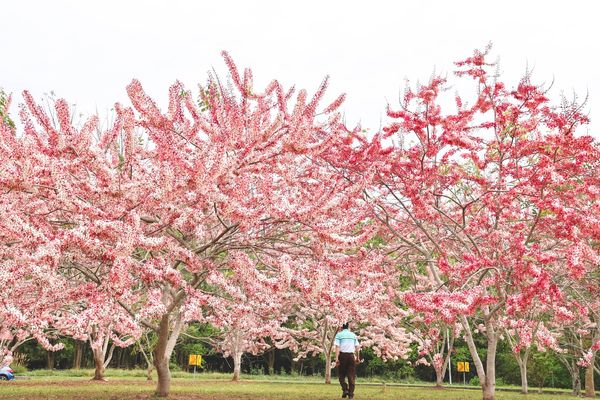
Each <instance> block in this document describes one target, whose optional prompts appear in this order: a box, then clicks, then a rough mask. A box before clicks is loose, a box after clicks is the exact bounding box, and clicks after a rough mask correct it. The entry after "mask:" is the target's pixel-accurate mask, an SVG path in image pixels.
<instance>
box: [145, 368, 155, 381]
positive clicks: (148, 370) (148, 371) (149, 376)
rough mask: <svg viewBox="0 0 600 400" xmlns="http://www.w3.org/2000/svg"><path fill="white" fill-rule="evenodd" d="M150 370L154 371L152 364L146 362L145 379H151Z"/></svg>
mask: <svg viewBox="0 0 600 400" xmlns="http://www.w3.org/2000/svg"><path fill="white" fill-rule="evenodd" d="M152 371H154V366H153V365H152V364H148V368H147V369H146V380H147V381H151V380H152Z"/></svg>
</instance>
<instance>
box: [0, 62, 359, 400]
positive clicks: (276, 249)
mask: <svg viewBox="0 0 600 400" xmlns="http://www.w3.org/2000/svg"><path fill="white" fill-rule="evenodd" d="M225 58H226V62H227V64H228V66H229V67H230V73H231V80H232V86H231V87H229V86H224V85H222V84H221V82H220V81H219V80H218V79H217V78H214V77H213V78H210V79H209V82H208V84H207V86H206V87H205V88H203V89H202V90H201V96H202V97H201V104H200V105H198V104H196V103H195V102H194V100H193V99H192V96H191V94H190V92H187V91H185V90H184V88H183V86H182V85H181V84H180V83H176V84H175V85H173V86H172V87H171V89H170V95H169V106H168V110H167V112H166V113H163V112H161V111H160V110H159V108H158V107H157V106H156V104H155V103H154V102H153V101H152V100H151V99H150V98H149V97H148V96H147V95H146V94H145V92H144V91H143V89H142V87H141V85H140V83H139V82H137V81H133V82H132V83H131V84H130V85H129V86H128V88H127V91H128V93H129V96H130V98H131V101H132V104H133V107H134V109H135V110H134V109H131V108H125V107H123V106H121V105H118V104H117V105H116V107H115V110H116V114H117V116H116V121H115V124H114V126H113V127H111V128H110V129H108V130H106V131H104V132H98V131H99V128H98V120H97V118H95V117H93V118H91V119H90V120H89V121H88V122H87V123H85V124H84V125H83V126H82V127H81V129H78V128H75V127H73V126H72V124H71V122H70V120H71V119H70V115H69V109H68V107H67V104H66V102H64V101H63V100H58V101H57V102H56V114H57V117H58V126H53V124H52V123H51V121H50V120H49V118H48V116H47V114H46V113H45V112H44V111H43V110H42V109H41V108H40V107H39V106H37V105H36V104H35V102H34V101H33V99H32V98H31V96H30V95H29V94H28V93H25V94H24V97H25V100H26V107H24V108H23V109H22V111H21V119H22V121H23V126H24V132H23V134H22V135H21V136H19V137H16V136H15V135H13V134H12V132H8V128H7V127H6V126H5V124H4V125H3V127H2V129H3V131H2V142H1V145H2V162H3V164H4V165H5V169H4V170H3V171H2V173H1V174H2V175H1V179H0V185H1V187H2V190H4V191H5V192H7V193H10V196H9V197H8V198H9V199H10V201H13V202H14V203H18V204H19V206H20V208H14V207H13V208H12V209H13V210H15V209H16V210H19V212H11V213H7V214H8V215H10V219H8V220H5V222H6V223H5V224H4V225H6V226H3V228H6V229H10V228H11V226H12V227H16V228H15V229H16V231H17V232H15V233H14V234H15V236H14V237H13V236H10V235H9V234H7V233H4V232H3V236H2V240H3V241H4V242H7V243H8V242H11V243H12V241H14V240H15V238H16V237H19V236H23V232H25V234H26V235H27V240H29V241H30V242H31V244H28V243H26V244H23V245H22V247H23V248H25V247H26V246H33V247H34V248H36V249H37V250H36V252H33V254H34V255H35V257H36V258H37V259H39V260H40V261H41V262H42V264H43V265H44V267H48V268H50V270H51V271H50V273H51V274H54V275H55V276H58V275H61V276H63V277H73V276H75V277H76V278H77V279H78V280H81V279H84V280H86V281H87V282H89V283H92V284H94V285H95V286H96V287H97V288H98V290H99V291H101V292H103V293H104V294H105V295H106V296H107V297H109V298H110V299H111V300H112V301H113V303H114V304H119V305H120V307H122V309H123V310H124V311H125V312H127V313H128V314H129V317H130V318H131V319H132V320H133V321H134V322H135V323H137V324H138V325H141V326H145V327H146V328H149V329H152V330H154V331H155V332H156V333H157V335H158V341H157V344H156V347H155V348H154V350H153V355H154V363H155V366H156V369H157V372H158V377H159V379H158V386H157V394H159V395H161V396H166V395H167V394H168V392H169V388H170V371H169V367H168V365H169V359H170V357H171V354H172V351H173V348H174V346H175V344H176V342H177V338H178V337H179V335H180V333H181V331H182V329H183V328H184V326H185V324H186V323H187V322H189V321H194V320H201V319H203V318H204V317H205V315H204V312H205V307H204V306H205V305H206V304H207V303H208V300H209V299H210V298H212V297H213V296H218V295H219V293H220V289H219V288H218V287H212V286H211V285H208V284H207V282H206V279H207V277H208V276H209V275H211V274H213V273H214V272H215V271H219V270H223V269H226V268H227V265H228V262H229V257H230V254H232V252H236V251H237V252H245V253H247V254H249V255H254V254H270V256H271V257H273V258H278V257H280V256H282V255H285V256H287V257H290V258H296V257H298V256H299V255H303V256H306V255H307V254H311V253H313V252H315V251H316V252H318V251H319V248H320V246H322V244H323V243H334V244H335V245H336V246H338V247H340V246H346V245H348V244H352V243H354V242H355V241H356V240H358V239H356V238H360V237H362V235H361V232H360V229H359V230H358V231H357V226H358V223H359V222H360V221H361V220H362V219H363V218H364V216H365V215H366V212H367V208H366V206H365V203H364V201H363V199H362V198H361V196H360V195H361V193H362V191H363V190H364V188H365V186H366V184H367V180H364V181H360V182H350V181H348V180H347V179H345V177H344V176H343V174H341V173H340V171H339V170H338V169H336V168H335V166H333V164H332V160H334V159H335V158H336V157H338V156H339V154H340V153H341V152H343V151H345V150H344V149H345V148H347V142H348V137H351V136H352V135H353V132H349V131H348V130H347V129H346V128H345V127H344V125H343V124H342V122H341V114H340V113H339V112H337V111H336V109H337V107H339V105H340V104H341V102H342V101H343V96H342V97H340V98H338V99H337V100H336V101H334V102H333V103H332V104H331V105H329V106H327V107H325V108H318V104H319V102H320V100H321V98H322V97H323V93H324V90H325V87H326V83H324V84H323V85H322V86H321V87H320V88H319V89H318V91H317V93H316V94H315V95H314V96H313V97H312V98H308V96H307V93H306V91H304V90H302V91H300V92H299V93H298V95H297V96H296V98H295V100H294V101H292V95H293V90H288V91H286V90H284V89H283V87H282V86H281V85H280V84H279V83H278V82H277V81H273V82H271V83H270V84H269V85H268V86H267V87H266V89H265V91H264V92H258V91H256V90H255V89H254V88H253V86H252V75H251V73H250V71H249V70H246V71H245V72H244V75H243V77H240V76H239V75H238V72H237V69H236V68H235V66H234V65H233V62H232V61H231V60H230V59H229V57H228V56H225ZM96 138H97V139H96ZM21 209H22V211H20V210H21ZM33 211H35V212H33ZM3 215H4V213H3ZM24 218H27V219H24ZM365 234H366V233H365ZM25 253H26V252H25V251H23V254H19V257H18V258H17V257H15V258H17V259H19V262H24V260H25V259H26V255H25ZM249 268H255V266H254V265H252V266H249ZM67 281H68V280H67ZM72 300H74V301H75V300H77V299H75V298H74V299H72ZM89 309H92V310H93V309H97V310H99V308H89ZM97 316H98V318H99V320H101V319H102V315H101V313H100V312H99V314H98V315H97ZM99 320H98V321H99ZM102 326H104V327H107V326H110V324H103V325H102Z"/></svg>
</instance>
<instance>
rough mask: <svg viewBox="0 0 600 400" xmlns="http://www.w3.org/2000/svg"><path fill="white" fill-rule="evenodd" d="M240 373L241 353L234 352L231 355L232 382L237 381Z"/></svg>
mask: <svg viewBox="0 0 600 400" xmlns="http://www.w3.org/2000/svg"><path fill="white" fill-rule="evenodd" d="M241 372H242V352H241V351H236V352H234V353H233V378H232V379H231V380H232V381H235V382H237V381H239V380H240V376H241Z"/></svg>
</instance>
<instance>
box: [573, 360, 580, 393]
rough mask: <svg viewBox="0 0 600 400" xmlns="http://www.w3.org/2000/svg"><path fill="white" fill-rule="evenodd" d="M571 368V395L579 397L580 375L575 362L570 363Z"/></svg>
mask: <svg viewBox="0 0 600 400" xmlns="http://www.w3.org/2000/svg"><path fill="white" fill-rule="evenodd" d="M571 364H572V365H573V368H572V369H571V382H572V384H573V394H574V395H575V396H581V375H580V374H579V365H577V362H576V361H575V360H573V361H572V363H571Z"/></svg>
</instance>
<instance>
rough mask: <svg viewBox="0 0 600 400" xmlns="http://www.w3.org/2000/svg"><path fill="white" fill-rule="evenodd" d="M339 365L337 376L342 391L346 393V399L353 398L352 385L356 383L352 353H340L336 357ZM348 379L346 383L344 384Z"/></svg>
mask: <svg viewBox="0 0 600 400" xmlns="http://www.w3.org/2000/svg"><path fill="white" fill-rule="evenodd" d="M338 359H339V360H340V365H339V367H338V375H339V377H340V385H341V386H342V391H343V392H344V393H348V397H350V398H352V397H354V383H355V382H356V363H355V362H354V353H340V354H339V356H338ZM346 377H348V383H346Z"/></svg>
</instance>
